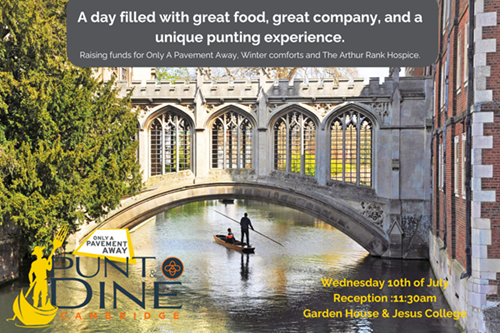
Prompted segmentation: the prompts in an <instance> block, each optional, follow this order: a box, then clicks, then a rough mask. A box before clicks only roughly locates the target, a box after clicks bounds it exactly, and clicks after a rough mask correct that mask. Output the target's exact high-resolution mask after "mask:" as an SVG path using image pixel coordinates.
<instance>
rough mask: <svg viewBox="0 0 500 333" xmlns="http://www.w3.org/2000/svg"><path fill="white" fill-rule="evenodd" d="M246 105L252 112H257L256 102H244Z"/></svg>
mask: <svg viewBox="0 0 500 333" xmlns="http://www.w3.org/2000/svg"><path fill="white" fill-rule="evenodd" d="M244 105H245V106H246V107H248V108H249V109H250V111H252V112H257V104H253V103H252V104H244Z"/></svg>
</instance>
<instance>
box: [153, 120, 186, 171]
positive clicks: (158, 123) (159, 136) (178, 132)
mask: <svg viewBox="0 0 500 333" xmlns="http://www.w3.org/2000/svg"><path fill="white" fill-rule="evenodd" d="M191 133H192V132H191V125H190V124H189V121H188V120H187V119H186V118H183V117H181V116H179V115H177V114H175V113H173V112H171V111H167V112H166V113H164V114H161V115H159V116H158V117H157V118H156V119H154V120H153V122H152V123H151V127H150V140H151V141H150V148H151V149H150V152H151V176H157V175H162V174H165V173H169V172H179V171H184V170H190V169H191Z"/></svg>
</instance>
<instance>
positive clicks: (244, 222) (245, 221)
mask: <svg viewBox="0 0 500 333" xmlns="http://www.w3.org/2000/svg"><path fill="white" fill-rule="evenodd" d="M240 224H241V243H242V244H243V242H244V240H245V235H247V245H248V246H250V236H249V232H248V227H250V228H252V230H254V229H253V226H252V222H251V221H250V219H249V218H248V214H247V213H245V216H244V217H242V218H241V222H240Z"/></svg>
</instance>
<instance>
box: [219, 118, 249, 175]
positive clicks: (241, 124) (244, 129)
mask: <svg viewBox="0 0 500 333" xmlns="http://www.w3.org/2000/svg"><path fill="white" fill-rule="evenodd" d="M252 145H253V126H252V123H251V122H250V120H249V119H248V118H246V117H244V116H242V115H240V114H238V113H236V112H233V111H229V112H226V113H224V114H222V115H220V116H219V117H218V118H217V119H215V121H214V123H213V125H212V168H216V169H217V168H218V169H251V168H252Z"/></svg>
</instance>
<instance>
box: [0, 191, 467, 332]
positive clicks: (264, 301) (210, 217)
mask: <svg viewBox="0 0 500 333" xmlns="http://www.w3.org/2000/svg"><path fill="white" fill-rule="evenodd" d="M215 210H219V211H221V212H222V213H224V214H226V215H228V216H231V217H233V218H235V219H237V220H239V219H240V218H241V216H243V214H244V213H245V212H248V214H249V217H250V218H251V220H252V224H253V226H254V228H255V229H256V230H258V231H260V232H262V233H263V234H265V235H268V236H270V237H271V238H273V239H276V240H278V241H279V242H280V243H282V244H283V245H284V247H281V246H279V245H277V244H275V243H273V242H271V241H269V240H267V239H265V238H263V237H260V236H258V235H257V234H253V235H252V245H253V246H255V247H256V250H255V254H241V253H239V252H236V251H234V250H230V249H228V248H226V247H224V246H222V245H219V244H217V243H215V242H214V240H213V236H212V235H213V234H218V233H224V231H225V230H227V228H228V227H231V228H232V229H233V230H234V231H235V235H236V237H237V238H239V237H240V235H239V227H238V226H237V225H236V224H235V223H234V222H232V221H231V220H229V219H226V218H224V217H222V216H221V215H219V214H217V213H216V212H215ZM131 236H132V243H133V245H134V250H135V253H136V255H137V256H154V257H156V260H147V261H146V267H145V272H146V273H147V274H145V275H146V276H145V277H143V270H142V266H141V265H139V264H138V265H131V266H130V267H129V272H128V273H129V278H125V277H124V275H123V273H121V272H120V271H118V270H116V269H114V268H112V267H108V268H107V269H106V268H105V267H104V266H103V263H102V261H101V263H100V264H101V266H100V270H99V272H98V274H97V275H96V276H95V277H94V278H89V279H86V281H87V282H88V283H89V284H90V286H91V287H92V290H94V296H93V299H92V301H91V302H90V303H89V304H88V305H87V306H85V307H83V308H80V309H73V310H72V309H68V310H65V311H66V312H67V318H68V319H62V318H61V317H60V316H58V317H56V319H55V320H54V323H53V325H52V326H51V327H48V328H45V329H41V331H42V332H65V331H71V332H73V331H80V332H110V331H117V332H118V331H119V332H142V331H144V332H384V333H386V332H387V333H391V332H400V331H408V329H409V327H411V329H412V330H411V332H426V333H427V332H440V333H441V332H458V330H457V329H456V328H455V327H454V321H453V320H451V319H434V318H433V319H429V318H419V319H405V318H394V319H392V318H391V319H385V318H376V319H374V318H318V319H313V318H305V317H304V315H303V312H304V310H305V309H310V310H313V311H324V310H326V309H329V310H331V311H336V310H340V311H345V309H354V310H367V311H382V309H387V310H389V312H390V313H393V312H394V310H395V309H396V308H397V309H398V310H400V311H407V310H412V311H415V310H425V309H427V308H434V309H440V308H446V309H447V308H448V307H447V305H446V303H445V301H444V298H443V297H442V295H441V293H440V292H439V290H438V289H429V288H384V289H382V290H378V289H376V288H333V287H329V288H325V287H323V285H322V282H321V278H333V279H336V280H342V279H344V278H345V279H350V280H367V279H370V278H373V279H378V280H382V279H384V280H390V279H400V278H408V279H410V280H415V279H421V278H426V279H429V278H431V277H433V275H432V272H431V270H430V267H429V263H428V262H426V261H400V260H385V259H380V258H372V257H371V256H369V255H368V253H367V252H366V251H365V250H364V249H363V248H361V247H360V246H359V245H358V244H356V243H355V242H354V241H352V240H351V239H350V238H348V237H347V236H345V235H344V234H342V233H341V232H339V231H338V230H336V229H335V228H333V227H331V226H329V225H327V224H325V223H323V222H321V221H320V220H318V219H316V218H314V217H311V216H309V215H306V214H304V213H301V212H299V211H296V210H293V209H289V208H286V207H281V206H277V205H273V204H269V203H265V202H257V201H245V200H237V201H235V204H234V205H223V204H221V203H218V202H216V201H206V202H198V203H192V204H188V205H185V206H182V207H178V208H176V209H173V210H170V211H167V212H164V213H161V214H159V215H158V216H157V217H156V219H155V220H153V221H151V222H149V223H147V224H144V225H142V226H141V227H140V228H138V229H137V230H135V231H133V232H132V234H131ZM168 257H177V258H179V259H181V260H182V262H183V263H184V267H185V271H184V273H183V275H182V276H181V278H179V279H178V280H175V281H179V282H182V285H161V286H160V289H159V290H160V292H161V293H162V294H166V293H176V294H177V296H175V297H164V298H163V300H162V303H161V305H163V306H179V305H182V309H180V310H174V309H166V310H155V309H152V304H153V299H154V297H153V296H154V295H153V290H154V283H155V282H161V281H168V280H167V279H166V278H165V277H164V276H163V274H162V273H161V269H160V265H161V263H162V262H163V260H164V259H166V258H168ZM69 258H72V259H74V257H72V256H69ZM58 264H59V265H62V263H58ZM75 264H76V261H75ZM79 264H80V266H81V272H82V273H83V274H86V275H93V274H95V273H96V271H97V267H98V266H97V265H98V263H97V260H96V259H93V258H85V257H81V258H80V262H79ZM118 266H119V267H120V268H121V269H126V266H125V265H124V264H118ZM56 277H69V278H71V277H77V274H76V270H75V269H72V270H59V271H56ZM115 281H116V282H117V283H119V284H120V285H121V286H122V287H123V288H124V289H126V290H127V291H128V292H130V293H131V294H132V295H134V296H136V297H138V298H140V295H141V293H142V282H144V283H145V291H146V294H145V302H146V306H147V309H146V310H144V309H142V308H141V307H139V306H138V305H137V304H136V303H135V302H133V301H131V300H130V299H128V298H127V297H125V296H124V295H123V293H120V292H119V291H118V292H117V308H116V309H114V308H113V303H114V297H113V282H115ZM100 282H104V283H105V287H104V288H105V293H104V297H103V299H104V304H105V309H100V301H101V294H100V291H101V289H100V288H101V284H100ZM58 283H59V282H58ZM20 287H23V288H25V290H26V285H23V284H22V283H19V282H18V283H16V284H13V285H10V286H7V287H4V288H2V289H0V297H1V299H2V302H0V316H1V317H0V325H1V326H0V328H1V331H2V332H4V331H5V332H17V331H18V330H20V329H18V328H16V327H15V326H13V325H11V324H10V322H9V323H6V322H5V319H6V318H8V317H11V313H12V308H11V307H12V303H13V302H14V299H15V297H16V295H17V294H19V290H20ZM59 288H60V289H59ZM334 293H341V294H343V295H366V294H368V293H374V294H377V295H387V296H389V297H390V296H394V295H400V294H402V295H405V294H423V295H436V296H437V302H435V303H432V304H430V303H426V304H411V305H409V304H402V303H365V304H363V305H360V304H358V303H334V302H333V301H332V295H333V294H334ZM57 294H58V295H57V300H58V302H60V304H80V303H81V302H82V301H83V299H84V298H85V295H86V290H85V288H84V287H83V285H82V284H81V283H78V282H75V281H71V282H68V283H64V284H61V285H60V287H59V286H58V289H57ZM60 312H62V311H61V310H60ZM106 312H109V313H110V316H111V319H106V317H105V313H106ZM120 312H122V313H124V314H125V319H119V317H120ZM145 312H148V313H149V314H150V315H151V318H150V319H144V315H145ZM162 312H163V313H164V317H165V318H164V319H160V317H161V313H162ZM175 312H178V313H179V319H175V318H174V313H175ZM77 313H80V314H81V317H82V319H75V317H76V316H77ZM91 313H97V318H94V319H91ZM134 316H135V317H136V318H137V319H134Z"/></svg>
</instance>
